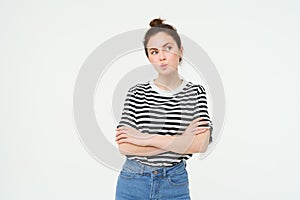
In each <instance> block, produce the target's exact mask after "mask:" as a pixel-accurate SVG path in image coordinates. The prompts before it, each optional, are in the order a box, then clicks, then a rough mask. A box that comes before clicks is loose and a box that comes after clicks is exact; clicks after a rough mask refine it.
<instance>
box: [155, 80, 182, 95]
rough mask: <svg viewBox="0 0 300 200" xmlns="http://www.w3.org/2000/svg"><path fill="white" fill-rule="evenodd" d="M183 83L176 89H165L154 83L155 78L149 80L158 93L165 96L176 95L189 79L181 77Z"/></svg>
mask: <svg viewBox="0 0 300 200" xmlns="http://www.w3.org/2000/svg"><path fill="white" fill-rule="evenodd" d="M181 80H182V82H181V84H180V85H179V86H178V87H177V88H175V89H174V90H163V89H160V88H159V87H157V86H156V85H155V83H154V79H153V80H150V81H149V84H150V86H151V88H152V89H153V90H154V91H156V92H157V93H158V94H160V95H163V96H174V95H175V94H177V93H179V92H180V91H181V90H182V89H183V88H184V87H185V86H186V84H187V81H186V80H185V79H184V78H181Z"/></svg>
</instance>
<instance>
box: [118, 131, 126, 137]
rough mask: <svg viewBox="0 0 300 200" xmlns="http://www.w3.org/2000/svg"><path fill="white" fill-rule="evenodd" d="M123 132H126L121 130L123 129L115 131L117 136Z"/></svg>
mask: <svg viewBox="0 0 300 200" xmlns="http://www.w3.org/2000/svg"><path fill="white" fill-rule="evenodd" d="M123 133H126V132H125V131H123V130H120V131H117V132H116V137H118V136H119V135H120V134H123Z"/></svg>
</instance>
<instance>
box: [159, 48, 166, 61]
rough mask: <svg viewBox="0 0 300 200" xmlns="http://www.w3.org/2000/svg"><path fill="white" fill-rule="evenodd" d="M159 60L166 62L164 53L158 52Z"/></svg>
mask: <svg viewBox="0 0 300 200" xmlns="http://www.w3.org/2000/svg"><path fill="white" fill-rule="evenodd" d="M159 59H160V60H166V53H165V52H164V51H163V50H161V51H160V54H159Z"/></svg>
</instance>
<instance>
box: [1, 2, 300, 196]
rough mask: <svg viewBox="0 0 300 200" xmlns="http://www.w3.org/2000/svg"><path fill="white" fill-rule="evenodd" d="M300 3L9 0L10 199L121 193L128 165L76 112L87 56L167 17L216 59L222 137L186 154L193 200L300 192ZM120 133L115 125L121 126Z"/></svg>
mask: <svg viewBox="0 0 300 200" xmlns="http://www.w3.org/2000/svg"><path fill="white" fill-rule="evenodd" d="M299 6H300V3H298V2H297V1H296V0H295V1H292V0H287V1H276V0H273V1H267V0H260V1H258V0H252V1H237V0H236V1H234V0H229V1H213V2H212V1H186V3H183V1H167V0H166V1H156V0H153V1H140V0H139V1H138V0H132V1H113V0H111V1H107V2H106V1H105V2H101V1H74V0H73V1H58V0H56V1H55V0H53V1H37V0H36V1H34V0H28V1H8V0H6V1H3V0H2V1H0V25H1V26H0V27H1V31H0V36H1V37H0V54H1V59H0V91H1V98H0V101H1V104H0V113H1V114H0V120H1V122H0V173H1V174H0V199H3V200H12V199H14V200H15V199H32V200H33V199H43V200H46V199H51V200H53V199H61V200H65V199H72V200H77V199H78V200H79V199H80V200H81V199H91V200H93V199H95V200H96V199H113V198H114V191H115V184H116V178H117V175H118V173H117V172H116V171H113V170H111V169H109V168H107V167H105V166H103V165H101V164H100V163H98V162H97V161H96V160H95V159H94V158H93V157H92V156H91V155H90V154H89V153H88V152H87V151H86V150H85V148H84V147H83V146H82V144H81V142H80V139H79V137H78V135H77V132H76V128H75V123H74V120H73V107H72V101H73V99H72V98H73V96H72V95H73V89H74V84H75V81H76V77H77V75H78V72H79V70H80V67H81V65H82V64H83V62H84V61H85V59H86V58H87V57H88V55H89V54H90V53H91V52H92V51H93V50H94V49H95V48H96V47H98V46H99V45H100V44H101V43H102V42H104V41H106V40H107V39H109V38H111V37H112V36H114V35H117V34H120V33H122V32H125V31H129V30H134V29H138V28H148V23H149V21H150V20H151V19H152V18H154V17H158V16H161V17H163V18H165V19H167V21H168V22H170V23H172V24H174V25H175V26H176V27H177V29H178V31H179V32H180V33H183V34H184V35H186V36H188V37H189V38H191V39H192V40H194V41H195V42H197V43H198V44H199V45H200V46H201V47H202V48H203V49H204V50H205V51H206V52H207V53H208V55H209V56H210V57H211V59H212V60H213V62H214V63H215V65H216V67H217V69H218V71H219V73H220V75H221V78H222V80H223V84H224V87H225V93H226V106H227V107H226V121H225V126H224V129H223V132H222V136H221V138H220V140H219V142H218V144H217V146H216V148H215V149H214V151H213V152H212V153H211V154H209V156H208V157H207V158H206V159H204V160H199V159H197V157H193V159H191V160H190V161H189V162H188V170H189V176H190V189H191V196H192V198H193V199H207V200H219V199H236V200H239V199H243V200H245V199H249V200H253V199H274V200H275V199H276V200H277V199H299V198H300V192H299V190H298V189H299V185H300V172H299V168H300V161H299V153H300V148H299V140H300V136H299V131H298V128H297V120H298V118H299V117H298V116H299V114H300V113H299V106H298V102H299V100H300V98H299V96H300V94H299V91H298V89H297V85H298V84H299V80H298V73H299V72H300V70H299V69H298V68H299V67H300V66H299V64H300V62H299V50H300V48H299V45H300V44H299V42H300V39H299V35H300V28H299V24H300V14H299V13H300V12H299ZM112 134H114V133H113V132H112Z"/></svg>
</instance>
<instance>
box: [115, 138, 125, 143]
mask: <svg viewBox="0 0 300 200" xmlns="http://www.w3.org/2000/svg"><path fill="white" fill-rule="evenodd" d="M116 142H117V144H122V143H128V141H127V139H126V138H125V139H124V138H123V139H120V140H118V141H116Z"/></svg>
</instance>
